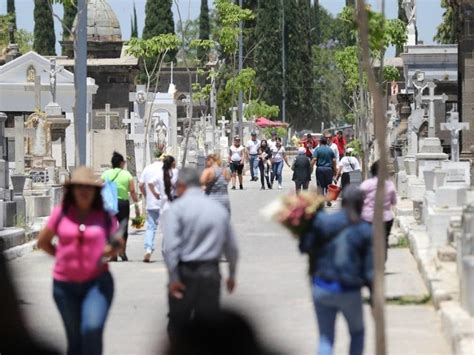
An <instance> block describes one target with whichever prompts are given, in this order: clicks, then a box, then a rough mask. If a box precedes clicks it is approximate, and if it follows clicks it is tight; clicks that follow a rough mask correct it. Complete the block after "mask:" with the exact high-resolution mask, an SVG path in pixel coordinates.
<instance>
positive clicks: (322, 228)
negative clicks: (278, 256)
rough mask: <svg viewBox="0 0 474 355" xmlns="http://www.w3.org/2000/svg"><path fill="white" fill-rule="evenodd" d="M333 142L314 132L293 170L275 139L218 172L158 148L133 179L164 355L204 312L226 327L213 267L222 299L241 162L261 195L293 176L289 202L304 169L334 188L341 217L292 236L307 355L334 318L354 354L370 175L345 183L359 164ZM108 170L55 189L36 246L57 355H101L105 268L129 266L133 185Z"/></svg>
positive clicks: (233, 259) (210, 163)
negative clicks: (305, 291) (309, 329)
mask: <svg viewBox="0 0 474 355" xmlns="http://www.w3.org/2000/svg"><path fill="white" fill-rule="evenodd" d="M341 136H342V135H341V134H339V133H338V134H337V135H336V137H335V138H333V137H332V136H331V135H330V134H324V135H322V137H321V138H320V139H319V141H316V140H315V139H314V138H313V137H312V136H311V135H308V136H307V138H306V140H305V143H304V145H303V146H301V147H300V148H299V149H298V154H297V156H296V157H295V158H294V159H293V162H292V164H290V162H289V159H288V156H287V154H286V152H285V148H284V147H283V145H282V140H281V138H279V137H277V136H276V134H272V138H271V139H270V140H268V141H267V140H265V139H262V140H259V139H258V138H257V134H255V133H252V135H251V138H250V140H249V141H248V142H247V143H246V144H245V146H242V145H241V142H240V138H239V137H235V138H234V140H233V144H232V146H231V147H230V149H229V155H228V161H227V164H228V165H227V166H226V164H225V163H224V162H223V161H221V158H220V156H218V155H215V154H211V155H209V156H208V157H207V160H206V167H205V169H204V170H203V171H202V172H201V173H198V171H197V170H196V169H191V168H182V169H181V170H179V171H178V169H177V167H176V160H175V158H174V157H172V156H170V155H166V154H163V153H162V149H159V151H158V152H157V154H156V159H155V161H154V162H153V163H151V164H150V165H148V166H147V167H146V168H145V169H144V170H143V172H142V174H141V176H140V179H139V184H138V186H139V190H140V192H141V194H142V196H143V197H144V200H145V210H146V232H145V236H144V256H143V262H145V263H148V262H150V260H151V258H152V255H153V253H154V251H155V244H156V241H155V239H156V235H157V230H158V227H159V225H161V230H162V233H163V242H162V247H161V249H162V254H163V257H164V261H165V264H166V266H167V269H168V278H169V284H168V303H169V322H168V335H169V338H170V344H171V345H170V350H169V353H170V354H175V353H176V354H178V353H179V352H176V351H177V350H176V349H181V350H183V349H185V348H186V347H183V344H181V343H180V340H182V338H183V336H184V337H186V338H187V339H189V340H190V341H191V340H192V339H193V338H192V337H193V334H190V333H189V331H190V329H194V328H192V327H194V326H196V325H195V324H196V323H190V322H201V321H204V320H206V321H209V319H210V318H209V317H210V316H211V315H215V316H216V318H215V319H214V320H215V321H221V320H222V319H224V318H225V317H224V318H222V317H223V316H218V314H219V309H220V294H221V292H220V288H221V272H220V267H219V265H220V261H221V260H222V258H225V261H226V265H227V267H228V277H227V279H226V282H225V287H226V289H227V291H228V292H229V293H232V292H233V291H234V289H235V287H236V271H237V262H238V255H239V250H238V246H237V241H236V240H237V238H236V236H235V233H234V230H233V228H232V225H231V223H230V213H231V203H230V198H229V192H228V185H229V183H230V184H231V188H232V189H236V183H237V181H238V182H239V188H240V189H243V171H244V164H245V163H246V162H248V164H249V168H250V181H254V182H256V181H259V180H260V182H261V188H262V189H266V188H269V189H271V188H272V187H273V184H274V182H275V180H276V181H277V183H278V187H279V188H280V189H281V188H282V175H283V174H282V170H283V166H284V164H286V165H287V166H288V167H290V168H291V169H292V170H293V181H294V183H295V189H296V193H299V192H300V191H302V190H306V189H308V188H309V185H310V181H311V179H312V175H313V173H314V168H316V172H315V174H314V175H315V177H316V183H317V186H318V188H319V190H320V192H321V193H322V194H325V193H326V192H327V189H328V187H329V185H331V184H334V183H337V182H338V180H341V185H342V189H343V192H342V207H341V209H340V210H338V211H336V212H334V211H332V212H330V213H329V212H325V211H323V212H320V213H318V214H317V215H316V217H315V220H314V221H313V223H312V228H311V230H310V232H309V233H307V234H305V235H303V236H301V238H300V251H301V252H302V253H307V254H309V256H310V257H309V261H310V276H311V285H312V288H313V301H314V305H315V310H316V315H317V321H318V327H319V333H320V344H319V350H318V351H319V352H318V354H321V355H329V354H332V349H333V344H334V323H335V317H336V314H337V313H338V312H341V313H342V314H343V316H344V317H345V319H346V321H347V323H348V329H349V333H350V335H351V339H352V341H351V348H350V354H362V352H363V343H364V323H363V316H362V298H361V291H360V290H361V288H362V287H365V286H367V287H369V289H370V286H371V282H372V274H373V267H372V249H371V243H372V228H371V224H372V223H373V216H374V206H375V192H376V187H377V182H378V170H379V166H378V163H377V162H376V163H375V164H374V165H373V166H372V169H371V175H372V177H371V178H370V179H367V180H366V181H364V182H363V183H362V184H361V185H360V186H359V187H356V186H354V185H353V184H352V185H351V183H350V173H351V172H354V171H358V170H360V164H359V161H358V159H357V158H356V157H354V156H352V152H353V151H352V150H351V149H350V148H347V147H346V142H345V141H344V139H343V137H342V138H341ZM111 165H112V168H111V169H109V170H107V171H105V172H104V173H103V174H102V176H101V178H99V179H98V178H97V177H96V176H95V175H94V172H93V171H92V170H91V169H89V168H87V167H78V168H76V169H75V170H74V171H73V173H72V176H71V179H70V180H69V181H68V182H67V183H66V184H65V186H64V191H65V193H64V199H63V201H62V203H61V204H60V205H59V206H57V207H56V208H55V209H54V210H53V212H52V214H51V216H50V218H49V220H48V222H47V224H46V227H45V228H44V229H43V230H42V231H41V232H40V234H39V237H38V247H39V248H41V249H43V250H44V251H45V252H46V253H48V254H50V255H51V256H53V257H54V258H55V266H54V270H53V296H54V301H55V303H56V305H57V308H58V310H59V313H60V315H61V317H62V320H63V323H64V327H65V330H66V337H67V342H68V351H67V353H68V355H73V354H78V355H79V354H102V348H103V345H102V336H103V332H104V327H105V323H106V320H107V317H108V313H109V310H110V306H111V304H112V300H113V297H114V278H113V276H112V274H111V273H110V271H109V267H108V263H109V262H114V261H117V260H118V258H120V259H121V260H122V262H126V261H128V256H127V254H126V245H127V237H128V224H129V218H130V200H132V202H133V203H134V206H135V215H140V213H141V211H140V208H139V207H138V196H137V192H136V191H135V183H134V181H133V177H132V175H131V174H130V173H129V172H128V171H127V170H126V168H125V159H124V157H123V156H122V155H121V154H119V153H114V154H113V156H112V159H111ZM104 181H109V182H113V183H115V185H116V188H117V199H118V201H117V205H118V212H117V213H116V214H115V215H111V214H110V213H108V211H106V210H105V208H104V203H103V199H102V193H101V191H102V187H103V184H104ZM385 190H386V194H385V199H384V211H385V212H384V222H385V226H386V232H387V234H386V237H387V240H386V245H388V236H389V234H390V230H391V228H392V225H393V214H392V212H391V210H392V208H393V206H394V205H395V204H396V202H397V201H396V193H395V187H394V185H393V183H392V182H390V181H389V180H387V181H386V185H385ZM55 236H57V240H55V238H54V237H55ZM227 316H229V315H228V314H227V315H226V317H227ZM225 319H227V318H225ZM233 320H234V321H236V319H235V318H233ZM189 337H191V338H189ZM173 349H175V350H173ZM186 349H187V350H186V351H188V352H183V353H186V354H192V352H189V351H190V350H189V349H188V348H186ZM181 350H180V351H181ZM183 351H184V350H183ZM255 354H263V352H256V353H255Z"/></svg>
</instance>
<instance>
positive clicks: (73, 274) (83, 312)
mask: <svg viewBox="0 0 474 355" xmlns="http://www.w3.org/2000/svg"><path fill="white" fill-rule="evenodd" d="M101 187H102V181H100V179H97V178H96V177H95V176H94V173H93V171H92V170H91V169H89V168H87V167H84V166H82V167H78V168H77V169H75V170H74V172H73V174H72V177H71V180H70V181H68V182H67V183H66V184H65V186H64V199H63V202H62V204H61V205H59V206H57V207H55V208H54V210H53V212H52V213H51V216H50V217H49V219H48V222H47V224H46V227H45V228H44V229H43V230H42V231H41V232H40V233H39V236H38V247H39V248H40V249H43V250H44V251H45V252H46V253H48V254H49V255H51V256H54V258H55V264H54V271H53V280H54V281H53V295H54V301H55V302H56V306H57V307H58V310H59V313H60V314H61V317H62V319H63V323H64V327H65V328H66V336H67V343H68V350H67V354H68V355H76V354H77V355H83V354H88V355H100V354H102V335H103V331H104V326H105V321H106V319H107V315H108V313H109V309H110V305H111V304H112V299H113V295H114V282H113V279H112V276H111V274H110V272H109V268H108V265H107V262H106V260H107V258H108V257H111V256H113V255H117V252H118V251H119V250H120V249H121V248H122V247H123V245H124V241H123V239H122V238H121V237H117V238H112V237H111V236H112V234H113V233H114V232H115V231H116V229H117V220H116V218H115V217H113V216H110V215H109V214H108V213H107V212H106V211H105V210H104V206H103V201H102V196H101ZM55 235H56V236H57V237H58V240H57V242H56V243H53V237H54V236H55Z"/></svg>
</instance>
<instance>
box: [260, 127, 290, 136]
mask: <svg viewBox="0 0 474 355" xmlns="http://www.w3.org/2000/svg"><path fill="white" fill-rule="evenodd" d="M272 132H276V134H277V137H280V138H284V137H286V136H287V135H288V129H287V128H285V127H267V128H263V129H262V130H261V133H262V135H263V137H265V139H271V138H272Z"/></svg>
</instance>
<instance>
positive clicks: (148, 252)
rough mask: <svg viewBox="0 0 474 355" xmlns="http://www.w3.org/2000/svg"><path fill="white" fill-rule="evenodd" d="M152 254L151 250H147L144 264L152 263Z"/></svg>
mask: <svg viewBox="0 0 474 355" xmlns="http://www.w3.org/2000/svg"><path fill="white" fill-rule="evenodd" d="M151 253H152V250H151V249H147V250H146V252H145V256H144V257H143V262H144V263H149V262H150V259H151Z"/></svg>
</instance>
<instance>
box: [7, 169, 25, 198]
mask: <svg viewBox="0 0 474 355" xmlns="http://www.w3.org/2000/svg"><path fill="white" fill-rule="evenodd" d="M10 179H11V180H12V185H13V194H14V195H16V196H21V195H23V190H24V189H25V181H26V175H22V174H13V175H10Z"/></svg>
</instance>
